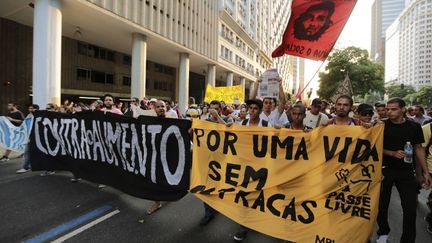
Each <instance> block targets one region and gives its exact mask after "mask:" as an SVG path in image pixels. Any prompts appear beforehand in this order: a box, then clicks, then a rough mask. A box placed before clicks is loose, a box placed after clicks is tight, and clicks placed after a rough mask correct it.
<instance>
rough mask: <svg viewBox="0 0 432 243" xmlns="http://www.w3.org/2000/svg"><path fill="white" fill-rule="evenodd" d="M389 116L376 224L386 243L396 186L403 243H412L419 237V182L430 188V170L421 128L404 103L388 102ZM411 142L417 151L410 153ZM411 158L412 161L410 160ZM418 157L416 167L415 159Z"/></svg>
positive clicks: (386, 126)
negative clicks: (413, 119)
mask: <svg viewBox="0 0 432 243" xmlns="http://www.w3.org/2000/svg"><path fill="white" fill-rule="evenodd" d="M386 108H387V116H388V119H387V120H386V121H385V130H384V161H383V176H384V179H383V181H382V189H381V197H380V204H379V214H378V219H377V223H378V226H379V229H378V232H377V234H378V236H379V237H378V240H377V242H379V243H386V242H387V238H388V234H389V233H390V226H389V224H388V221H387V217H388V207H389V203H390V198H391V192H392V188H393V185H395V186H396V188H397V190H398V192H399V196H400V199H401V204H402V210H403V229H402V230H403V232H402V237H401V240H400V242H401V243H412V242H415V238H416V211H417V194H418V183H417V181H416V178H415V176H417V179H418V181H420V182H421V183H422V184H423V187H424V188H428V187H429V186H430V185H431V177H430V175H429V170H428V168H427V165H426V162H425V159H426V155H425V151H424V148H422V147H421V144H422V143H424V137H423V132H422V128H421V126H420V125H419V124H418V123H415V122H413V121H410V120H407V119H405V118H404V111H405V101H404V100H402V99H400V98H393V99H390V100H389V101H387V106H386ZM407 143H410V144H411V145H412V148H414V150H411V154H407V150H405V149H404V147H405V145H406V144H407ZM408 156H409V157H410V158H408ZM414 158H415V168H414V167H413V160H414Z"/></svg>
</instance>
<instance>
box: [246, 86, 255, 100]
mask: <svg viewBox="0 0 432 243" xmlns="http://www.w3.org/2000/svg"><path fill="white" fill-rule="evenodd" d="M254 88H255V82H250V84H249V94H248V96H247V97H245V98H246V99H249V97H250V96H251V95H252V92H253V90H254ZM253 98H254V99H255V98H256V97H253Z"/></svg>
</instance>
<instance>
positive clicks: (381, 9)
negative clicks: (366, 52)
mask: <svg viewBox="0 0 432 243" xmlns="http://www.w3.org/2000/svg"><path fill="white" fill-rule="evenodd" d="M406 2H407V0H375V1H374V2H373V4H372V8H371V11H372V14H371V17H372V22H371V24H372V26H371V55H370V56H371V58H372V59H373V60H374V61H375V62H378V63H381V64H384V63H385V49H386V47H385V35H386V30H387V28H388V27H389V26H390V25H391V23H393V21H394V20H395V19H396V18H397V17H398V15H399V14H400V13H401V12H402V11H403V10H404V8H405V4H406Z"/></svg>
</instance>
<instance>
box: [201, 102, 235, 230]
mask: <svg viewBox="0 0 432 243" xmlns="http://www.w3.org/2000/svg"><path fill="white" fill-rule="evenodd" d="M221 112H222V103H221V102H220V101H218V100H212V101H211V102H210V109H209V113H210V116H209V118H207V120H206V121H208V122H213V123H219V124H223V125H231V124H233V123H234V121H233V119H232V118H231V117H222V114H221ZM215 213H216V211H215V210H214V209H213V208H212V207H210V206H209V205H208V204H206V203H204V217H203V218H202V219H201V221H200V225H201V226H205V225H207V224H208V223H209V222H210V221H211V220H212V219H213V218H214V217H215Z"/></svg>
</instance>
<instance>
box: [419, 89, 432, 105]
mask: <svg viewBox="0 0 432 243" xmlns="http://www.w3.org/2000/svg"><path fill="white" fill-rule="evenodd" d="M416 98H417V99H416V103H417V104H421V105H426V106H430V105H431V104H432V86H423V87H422V88H421V89H420V90H419V91H418V92H417V93H416Z"/></svg>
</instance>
